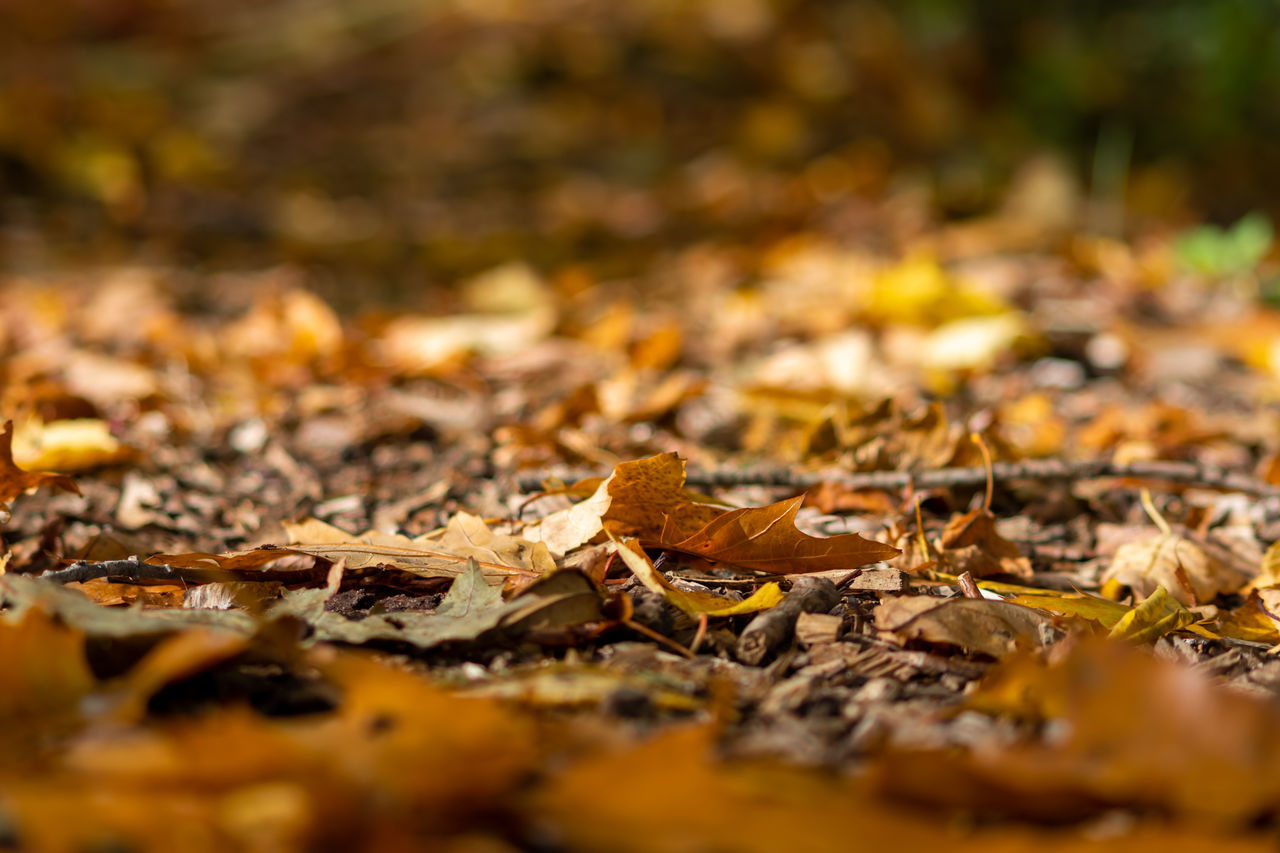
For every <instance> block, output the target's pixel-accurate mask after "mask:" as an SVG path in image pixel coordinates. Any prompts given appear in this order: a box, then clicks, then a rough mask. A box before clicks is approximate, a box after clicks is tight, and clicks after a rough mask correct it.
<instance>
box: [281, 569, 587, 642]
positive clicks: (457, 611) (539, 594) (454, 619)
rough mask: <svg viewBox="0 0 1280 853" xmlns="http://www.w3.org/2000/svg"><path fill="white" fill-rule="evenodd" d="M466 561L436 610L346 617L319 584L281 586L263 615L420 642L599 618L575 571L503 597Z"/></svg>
mask: <svg viewBox="0 0 1280 853" xmlns="http://www.w3.org/2000/svg"><path fill="white" fill-rule="evenodd" d="M470 565H471V566H472V568H471V569H470V570H466V571H464V573H463V574H462V575H461V576H459V577H458V578H457V579H456V580H455V581H454V583H453V586H451V587H450V589H449V593H448V595H446V596H445V600H444V601H443V602H441V605H440V607H439V609H438V610H437V611H435V612H425V611H413V610H410V611H401V612H397V613H389V614H370V615H368V616H365V617H364V618H362V619H359V620H353V619H348V618H347V617H345V616H343V615H341V614H340V613H334V612H332V611H329V610H326V609H325V608H324V600H325V597H326V591H325V590H301V591H297V592H292V593H286V594H285V597H284V598H283V599H282V600H281V602H280V603H279V604H278V605H276V606H274V607H272V608H271V609H270V610H269V611H268V615H270V616H279V615H285V614H288V615H292V616H297V617H298V618H300V619H302V620H304V621H305V622H307V624H309V625H310V626H311V629H312V634H311V639H312V640H313V641H319V642H333V643H346V644H349V645H363V644H365V643H382V644H388V643H391V644H397V645H405V646H414V647H416V648H419V649H429V648H435V647H437V646H442V645H448V644H466V643H474V642H483V641H491V642H502V641H507V640H513V639H516V638H519V637H520V636H522V635H524V634H526V633H528V632H530V631H534V630H544V631H548V630H549V631H556V630H566V629H572V628H575V627H577V626H580V625H583V624H585V623H588V622H596V621H600V620H601V619H603V618H604V616H603V613H602V611H601V600H600V595H599V593H597V592H596V588H595V585H594V584H593V583H592V582H591V581H590V579H588V578H587V577H586V576H585V575H583V574H582V573H581V572H578V571H575V570H573V569H563V570H561V571H558V572H554V573H552V574H550V575H546V576H544V577H542V578H539V579H538V580H536V581H535V582H534V583H532V584H531V585H530V586H529V587H528V588H527V589H526V590H524V591H523V592H522V593H521V594H520V595H518V596H517V597H515V598H513V599H512V600H511V601H508V602H505V603H503V602H501V601H500V598H498V597H497V595H498V591H497V590H496V589H494V590H492V591H491V592H486V591H482V590H481V589H480V586H479V584H480V582H481V579H482V578H484V580H486V581H487V577H484V576H483V574H482V572H481V570H480V568H479V566H477V565H476V564H475V561H474V560H472V561H470ZM484 586H486V587H488V586H489V585H488V584H487V583H485V584H484Z"/></svg>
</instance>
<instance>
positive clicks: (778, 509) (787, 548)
mask: <svg viewBox="0 0 1280 853" xmlns="http://www.w3.org/2000/svg"><path fill="white" fill-rule="evenodd" d="M803 502H804V497H803V496H800V497H794V498H791V499H790V500H785V501H779V502H778V503H775V504H770V505H769V506H761V507H747V508H745V509H735V510H730V511H728V512H725V513H723V514H721V515H719V516H717V517H716V518H714V519H713V520H712V521H711V522H710V523H709V524H707V526H706V527H704V528H702V529H701V530H699V531H698V532H697V533H695V534H693V535H692V536H689V537H688V538H686V539H671V538H669V537H668V535H667V533H668V531H666V530H663V531H661V533H660V535H659V537H658V538H657V539H656V540H655V541H653V542H652V544H654V545H658V546H661V547H664V548H670V549H672V550H675V551H683V552H685V553H686V554H696V555H698V556H700V557H705V558H707V559H708V560H716V561H717V562H721V563H729V564H730V565H734V566H737V567H739V568H742V569H752V570H755V571H761V572H772V573H774V574H798V573H802V572H824V571H828V570H831V569H856V568H859V567H861V566H866V565H869V564H871V563H875V562H879V561H880V560H887V559H889V558H890V557H893V556H895V555H896V554H897V553H898V549H897V548H894V547H893V546H891V545H885V544H884V543H883V542H876V541H875V540H872V539H864V538H862V537H861V536H859V535H858V534H856V533H842V534H840V535H839V536H827V537H817V536H810V535H808V534H807V533H804V532H803V531H801V530H799V529H797V528H796V523H795V519H796V513H797V512H798V511H799V510H800V504H802V503H803ZM641 540H642V541H643V540H644V537H641Z"/></svg>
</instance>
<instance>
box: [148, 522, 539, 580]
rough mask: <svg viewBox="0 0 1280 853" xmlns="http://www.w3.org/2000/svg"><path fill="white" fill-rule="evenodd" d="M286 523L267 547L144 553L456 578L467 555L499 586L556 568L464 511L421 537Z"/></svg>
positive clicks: (245, 565) (158, 558)
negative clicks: (280, 537)
mask: <svg viewBox="0 0 1280 853" xmlns="http://www.w3.org/2000/svg"><path fill="white" fill-rule="evenodd" d="M284 526H285V529H286V532H287V533H288V536H289V539H290V543H289V544H288V545H287V546H285V547H275V546H267V547H262V548H255V549H253V550H250V551H232V552H230V553H226V554H204V553H200V552H195V553H187V554H156V555H154V556H152V557H148V558H147V561H146V562H148V563H151V564H152V565H169V566H177V567H182V568H209V569H222V570H225V571H233V572H245V571H252V570H254V569H260V568H263V567H264V566H267V565H270V564H271V563H273V562H275V561H277V560H280V559H282V558H284V557H288V556H291V555H297V554H303V555H306V556H310V557H318V558H320V559H324V560H328V561H329V562H331V563H336V562H338V561H339V560H345V561H346V567H347V569H349V570H353V571H355V570H360V569H369V568H377V567H385V568H390V569H399V570H401V571H405V572H409V573H411V574H415V575H418V576H420V577H444V578H456V577H458V576H459V575H460V574H462V573H463V571H464V570H465V569H466V564H467V560H469V559H475V560H476V562H477V563H478V564H479V565H480V568H481V569H482V570H483V571H484V576H485V579H486V580H487V581H488V582H489V583H490V584H494V585H499V586H500V585H501V584H502V583H503V582H505V581H506V580H507V579H509V578H512V577H537V576H539V575H542V574H545V573H547V572H551V571H554V570H555V567H556V566H555V560H553V559H552V557H551V554H550V552H549V551H548V550H547V547H546V546H545V545H544V544H542V543H539V542H530V541H528V540H525V539H522V538H520V537H517V536H507V535H504V534H498V533H494V532H493V531H491V530H489V528H488V527H487V526H486V525H485V523H484V522H483V521H482V520H481V519H479V518H476V517H475V516H470V515H467V514H466V513H460V514H459V515H458V517H455V518H453V519H451V520H450V522H449V526H448V527H447V528H446V529H445V532H444V534H443V535H441V536H440V537H438V538H430V537H427V536H419V537H417V538H416V539H410V538H409V537H407V536H400V535H398V534H390V533H379V532H378V531H375V530H370V531H367V532H365V533H360V534H351V533H347V532H346V531H344V530H341V529H340V528H337V527H334V526H333V525H331V524H326V523H325V522H323V521H319V520H317V519H308V520H306V521H303V522H299V523H297V524H291V523H288V522H286V523H285V524H284ZM214 579H216V578H214V577H211V578H210V580H214ZM239 579H240V580H251V579H252V578H244V577H241V578H239Z"/></svg>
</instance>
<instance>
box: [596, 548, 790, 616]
mask: <svg viewBox="0 0 1280 853" xmlns="http://www.w3.org/2000/svg"><path fill="white" fill-rule="evenodd" d="M610 538H611V539H612V537H610ZM613 543H614V546H615V547H616V549H617V554H618V556H619V557H621V558H622V562H624V563H626V565H627V568H629V569H631V571H632V573H633V574H635V576H636V577H637V578H639V580H640V583H642V584H644V587H645V589H647V590H649V591H650V592H656V593H657V594H659V595H661V596H662V597H663V598H665V599H666V600H667V601H669V602H670V603H671V604H673V605H675V606H676V607H678V608H680V609H681V610H683V611H684V612H685V613H688V614H689V615H690V616H702V615H706V616H736V615H737V614H739V613H755V612H756V611H758V610H767V609H769V608H770V607H773V606H774V605H775V604H777V603H778V602H780V601H782V599H783V595H782V590H781V589H779V588H778V585H777V584H776V583H768V584H765V585H764V586H762V587H760V588H759V589H758V590H756V591H755V592H754V593H752V594H751V596H750V597H749V598H746V599H744V600H742V601H734V600H733V599H730V598H721V597H720V596H718V595H712V594H711V593H709V592H693V591H690V590H684V589H680V588H679V587H677V586H675V585H674V584H672V583H671V582H670V581H669V580H667V579H666V578H665V577H663V576H662V573H661V572H659V571H658V570H657V569H656V568H654V565H653V563H652V562H651V561H650V560H649V556H648V555H647V554H645V552H644V549H643V548H641V547H640V543H639V542H637V541H636V540H634V539H632V540H630V541H628V542H619V541H618V540H616V539H613Z"/></svg>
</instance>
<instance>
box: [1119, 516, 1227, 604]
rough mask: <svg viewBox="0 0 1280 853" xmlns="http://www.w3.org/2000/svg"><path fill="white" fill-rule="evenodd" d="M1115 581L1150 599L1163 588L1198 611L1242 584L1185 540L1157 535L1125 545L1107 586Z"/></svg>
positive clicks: (1170, 534)
mask: <svg viewBox="0 0 1280 853" xmlns="http://www.w3.org/2000/svg"><path fill="white" fill-rule="evenodd" d="M1111 580H1115V581H1117V582H1119V583H1122V584H1124V585H1125V586H1128V587H1131V588H1132V589H1133V591H1134V593H1135V594H1136V595H1138V596H1141V597H1142V598H1146V597H1147V596H1149V595H1151V594H1152V593H1153V592H1155V591H1156V588H1157V587H1161V586H1163V587H1164V588H1165V589H1167V590H1168V591H1169V594H1170V595H1172V596H1173V597H1174V598H1175V599H1177V600H1178V601H1179V602H1181V603H1182V604H1184V605H1186V606H1187V607H1194V606H1195V605H1197V604H1205V603H1206V602H1209V601H1212V600H1213V599H1214V597H1215V596H1217V595H1218V593H1220V592H1235V591H1236V590H1237V589H1239V588H1240V587H1241V585H1242V584H1241V583H1238V582H1237V579H1236V578H1235V576H1234V575H1233V574H1229V573H1227V572H1226V571H1225V570H1224V568H1223V567H1222V566H1220V565H1219V564H1218V563H1217V562H1216V561H1215V560H1214V559H1213V558H1212V557H1210V556H1209V555H1208V554H1207V553H1206V552H1205V550H1204V549H1203V548H1201V547H1200V546H1199V545H1197V544H1196V543H1195V542H1192V541H1191V540H1190V539H1187V538H1185V537H1182V536H1178V535H1176V534H1172V533H1154V534H1152V535H1151V536H1148V537H1147V538H1145V539H1143V540H1141V541H1138V542H1130V543H1128V544H1126V545H1121V546H1120V547H1119V548H1118V549H1116V553H1115V556H1114V557H1113V558H1112V560H1111V565H1110V567H1108V568H1107V570H1106V572H1104V573H1103V575H1102V581H1103V583H1106V582H1108V581H1111Z"/></svg>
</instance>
